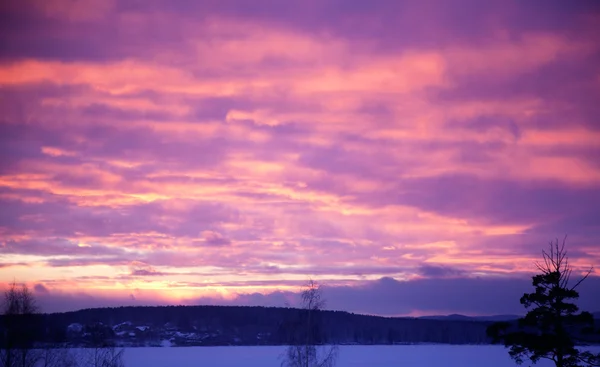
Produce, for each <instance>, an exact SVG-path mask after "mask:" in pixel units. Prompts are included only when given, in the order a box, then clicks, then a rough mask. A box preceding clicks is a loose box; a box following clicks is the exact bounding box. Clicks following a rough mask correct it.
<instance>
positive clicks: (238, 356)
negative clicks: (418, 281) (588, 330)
mask: <svg viewBox="0 0 600 367" xmlns="http://www.w3.org/2000/svg"><path fill="white" fill-rule="evenodd" d="M592 350H593V351H595V352H596V353H597V352H600V348H593V349H592ZM283 351H284V347H184V348H127V350H126V351H125V356H124V357H125V358H124V359H125V367H170V366H178V367H192V366H194V367H197V366H200V365H202V366H212V367H237V366H243V367H279V365H280V361H281V360H280V359H279V356H280V355H281V354H282V352H283ZM337 366H338V367H359V366H360V367H362V366H365V367H366V366H369V367H371V366H373V367H396V366H406V367H411V366H415V367H417V366H418V367H438V366H439V367H442V366H443V367H446V366H453V367H461V366H465V367H471V366H487V367H515V366H517V365H516V364H515V363H514V362H513V361H512V360H511V359H510V357H509V355H508V351H507V350H506V349H504V347H502V346H491V345H484V346H472V345H468V346H461V345H394V346H392V345H390V346H384V345H382V346H340V354H339V359H338V363H337ZM536 366H541V367H544V366H546V367H550V366H552V364H551V363H545V361H542V362H540V363H538V364H537V365H536Z"/></svg>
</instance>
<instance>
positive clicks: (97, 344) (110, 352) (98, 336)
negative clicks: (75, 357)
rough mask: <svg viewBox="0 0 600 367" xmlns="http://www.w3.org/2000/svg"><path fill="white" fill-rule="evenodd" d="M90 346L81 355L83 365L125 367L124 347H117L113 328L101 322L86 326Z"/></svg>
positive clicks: (88, 366) (81, 364)
mask: <svg viewBox="0 0 600 367" xmlns="http://www.w3.org/2000/svg"><path fill="white" fill-rule="evenodd" d="M86 334H87V336H88V339H87V342H88V348H87V349H85V350H84V351H83V352H82V354H83V355H80V356H79V359H80V362H81V363H80V366H82V367H123V366H124V364H123V353H124V349H122V348H117V347H116V345H115V342H114V332H113V330H112V329H111V328H110V327H108V326H107V325H104V324H103V323H101V322H95V323H93V324H92V325H89V326H86Z"/></svg>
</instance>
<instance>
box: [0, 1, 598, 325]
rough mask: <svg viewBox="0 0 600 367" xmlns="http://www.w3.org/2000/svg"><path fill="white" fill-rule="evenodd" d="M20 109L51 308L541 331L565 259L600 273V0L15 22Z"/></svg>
mask: <svg viewBox="0 0 600 367" xmlns="http://www.w3.org/2000/svg"><path fill="white" fill-rule="evenodd" d="M0 108H1V111H2V114H1V115H0V201H1V211H0V233H1V245H2V246H1V248H0V281H2V283H3V284H5V285H6V284H7V283H9V282H11V281H13V279H14V280H17V281H19V282H25V283H27V284H29V285H30V286H31V288H32V289H33V290H34V292H35V294H36V296H37V297H38V299H39V301H40V304H41V306H42V308H43V309H44V310H45V311H64V310H73V309H78V308H82V307H95V306H106V305H111V306H114V305H153V304H173V303H175V304H198V303H204V304H206V303H208V304H243V305H272V306H283V305H285V304H286V302H292V303H293V298H294V297H293V295H294V292H297V291H298V289H299V286H300V285H302V284H303V283H304V282H305V281H306V279H307V278H308V277H309V276H310V277H312V278H313V279H315V280H317V281H318V282H320V283H322V284H323V285H324V286H325V295H326V297H327V299H328V306H329V308H332V309H339V310H348V311H353V312H361V313H370V314H380V315H422V314H438V313H463V314H470V315H481V314H499V313H522V312H523V309H522V307H521V306H520V305H519V301H518V300H519V297H520V296H521V294H522V293H523V292H525V291H528V290H530V277H531V275H532V274H533V273H534V272H535V270H536V269H535V266H534V262H535V261H536V260H539V259H540V255H541V250H542V249H543V248H546V246H547V244H548V242H549V241H550V240H553V239H554V238H557V237H558V238H560V239H562V238H563V237H564V235H565V234H568V235H569V237H568V239H567V245H568V251H569V253H570V261H571V264H572V265H573V267H574V268H575V271H576V272H581V271H583V270H584V269H586V268H587V267H589V266H590V265H596V266H597V267H599V266H600V3H599V2H598V1H586V0H579V1H554V0H550V1H543V2H542V1H512V0H509V1H507V0H491V1H485V2H482V1H480V0H456V1H454V0H453V1H449V0H438V1H433V0H414V1H397V0H370V1H362V0H361V1H357V0H302V1H279V0H258V1H245V0H214V1H213V0H211V1H192V0H189V1H179V0H176V1H166V0H165V1H162V0H147V1H134V0H124V1H116V0H113V1H109V0H81V1H77V0H26V1H25V0H19V1H17V0H14V1H10V0H9V1H3V2H2V3H1V5H0ZM599 275H600V272H599V271H598V270H596V271H595V273H594V276H593V277H591V278H590V279H588V281H586V282H585V283H584V284H583V286H582V288H581V295H582V298H581V305H582V306H583V307H584V308H587V309H590V308H591V309H590V311H597V309H598V308H600V307H598V305H600V299H599V298H598V297H600V295H599V294H598V292H597V290H598V289H599V287H600V277H599ZM594 307H595V309H594Z"/></svg>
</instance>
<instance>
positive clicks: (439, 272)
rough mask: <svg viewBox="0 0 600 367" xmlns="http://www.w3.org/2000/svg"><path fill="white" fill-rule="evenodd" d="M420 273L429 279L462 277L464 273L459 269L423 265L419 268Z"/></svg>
mask: <svg viewBox="0 0 600 367" xmlns="http://www.w3.org/2000/svg"><path fill="white" fill-rule="evenodd" d="M419 273H420V274H421V275H423V276H424V277H427V278H445V277H453V276H460V275H462V274H463V273H464V272H463V271H461V270H459V269H454V268H452V267H449V266H436V265H429V264H423V265H421V266H420V267H419Z"/></svg>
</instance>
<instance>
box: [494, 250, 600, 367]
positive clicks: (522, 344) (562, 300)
mask: <svg viewBox="0 0 600 367" xmlns="http://www.w3.org/2000/svg"><path fill="white" fill-rule="evenodd" d="M565 240H566V238H565ZM565 240H563V242H562V245H559V242H558V239H557V240H556V242H550V250H549V252H546V251H542V257H543V262H542V263H536V266H537V268H538V270H539V271H540V274H538V275H535V276H533V278H532V279H533V286H534V287H535V292H533V293H526V294H524V295H523V297H521V304H522V305H523V306H525V308H526V309H528V310H529V311H528V312H527V314H526V315H525V317H523V318H520V319H519V320H518V324H517V327H516V330H511V325H510V324H509V323H506V322H503V323H496V324H493V325H491V326H490V327H489V328H488V335H490V336H491V337H492V338H493V339H494V341H495V342H499V341H501V342H503V343H504V345H505V346H506V347H507V348H510V351H509V354H510V356H511V357H512V358H513V359H514V360H515V361H516V362H517V363H518V364H521V363H523V361H524V359H529V360H531V362H533V363H534V364H535V363H537V362H538V361H539V360H540V359H548V360H551V361H553V362H554V364H555V365H556V366H557V367H576V366H599V365H600V363H599V362H600V355H592V354H591V353H590V352H582V351H580V350H579V349H578V348H577V347H576V343H577V342H579V341H580V340H579V339H580V337H581V336H582V335H585V334H586V333H589V332H591V331H592V330H593V323H594V319H593V317H592V315H591V314H590V313H589V312H581V313H577V312H578V311H579V308H578V307H577V305H575V304H574V303H572V302H571V301H572V300H576V299H577V298H579V293H578V292H577V290H576V288H577V287H578V286H579V285H580V284H581V282H583V281H584V280H585V279H586V278H587V277H588V276H589V275H590V274H591V272H592V268H590V269H589V270H588V271H587V272H586V273H585V274H584V275H583V277H581V278H580V279H579V280H578V281H577V282H575V283H574V284H573V285H570V284H569V281H570V277H571V273H572V271H573V270H572V268H571V266H570V265H569V261H568V257H567V252H566V250H565ZM512 329H514V328H512Z"/></svg>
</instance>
